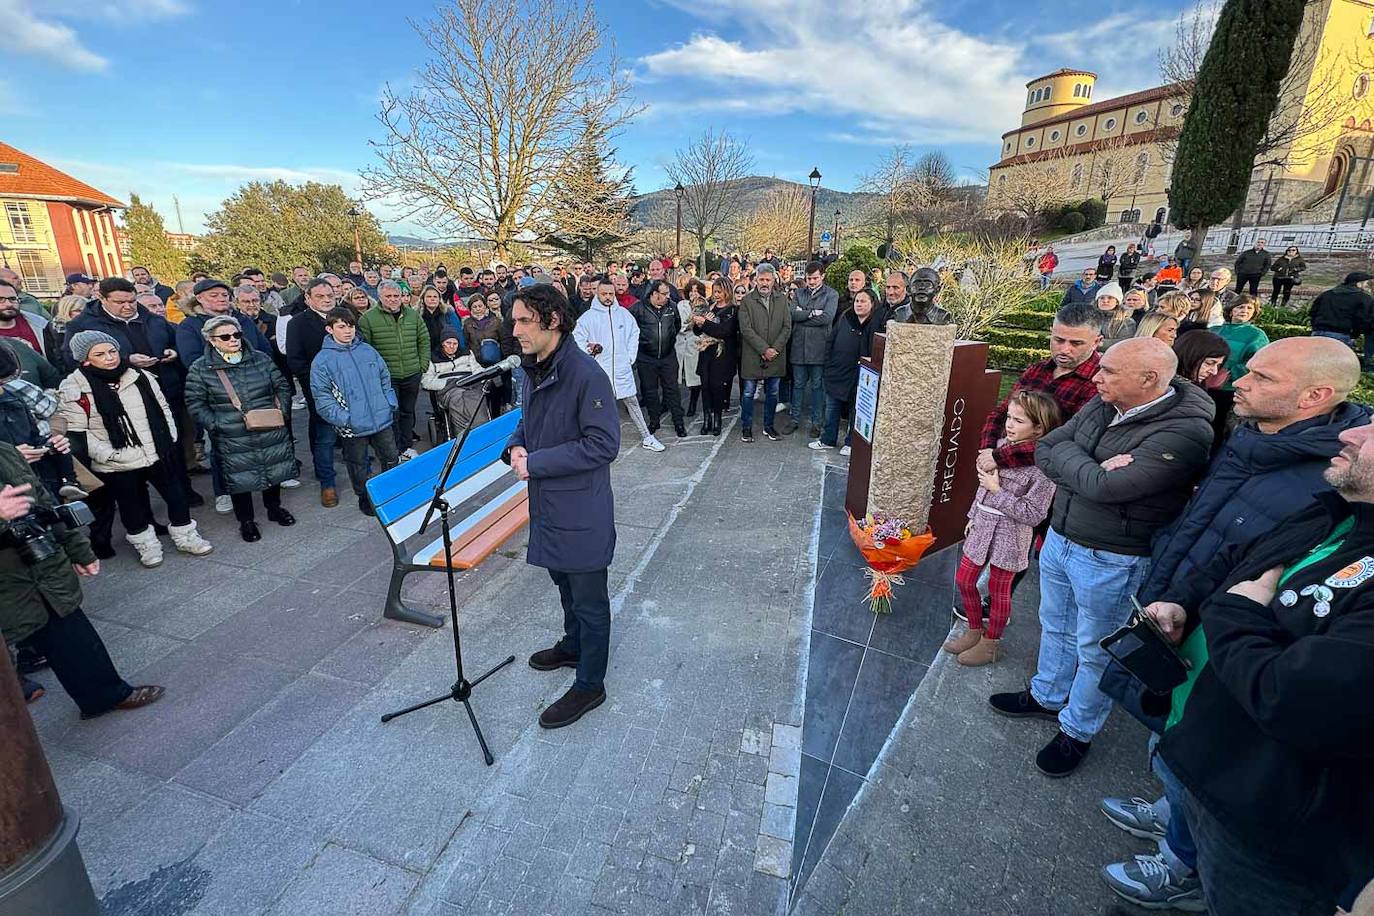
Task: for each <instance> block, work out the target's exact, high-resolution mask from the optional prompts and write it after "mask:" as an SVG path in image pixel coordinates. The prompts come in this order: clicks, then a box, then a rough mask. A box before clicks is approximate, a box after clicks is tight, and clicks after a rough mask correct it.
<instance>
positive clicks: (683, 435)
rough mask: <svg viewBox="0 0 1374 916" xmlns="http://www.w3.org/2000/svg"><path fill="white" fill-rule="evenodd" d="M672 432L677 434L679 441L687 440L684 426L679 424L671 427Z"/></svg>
mask: <svg viewBox="0 0 1374 916" xmlns="http://www.w3.org/2000/svg"><path fill="white" fill-rule="evenodd" d="M673 432H675V433H677V437H678V438H679V439H685V438H687V427H686V426H685V425H682V424H679V425H678V426H675V427H673Z"/></svg>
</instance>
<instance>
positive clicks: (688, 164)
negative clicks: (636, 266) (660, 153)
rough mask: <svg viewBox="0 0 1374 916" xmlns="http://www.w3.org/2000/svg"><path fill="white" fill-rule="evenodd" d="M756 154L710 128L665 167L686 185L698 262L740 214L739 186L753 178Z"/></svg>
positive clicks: (687, 219) (687, 220)
mask: <svg viewBox="0 0 1374 916" xmlns="http://www.w3.org/2000/svg"><path fill="white" fill-rule="evenodd" d="M753 168H754V157H753V156H752V155H750V153H749V151H748V150H747V149H745V147H744V146H743V145H742V144H741V143H739V142H738V141H737V140H735V138H734V137H732V136H730V134H729V132H728V131H721V132H720V133H716V132H715V131H714V130H713V129H708V130H707V131H706V132H705V133H704V134H702V135H701V136H700V137H697V138H696V139H695V140H693V141H692V142H690V143H689V144H687V146H685V147H683V148H682V149H679V150H678V151H677V154H676V157H675V158H674V159H673V161H672V162H670V163H668V164H667V165H666V166H664V170H665V171H666V172H667V173H668V180H669V181H671V182H674V183H675V184H680V185H682V187H683V189H684V191H685V193H684V194H683V197H682V222H683V228H684V229H688V230H689V231H690V232H691V233H692V235H694V236H696V240H697V253H698V255H699V257H700V259H701V260H700V261H699V262H698V263H700V264H703V265H704V264H705V263H706V240H707V239H709V238H711V237H712V236H713V235H715V234H716V233H717V232H719V231H720V230H721V229H723V228H725V227H726V226H728V225H731V224H732V223H734V222H735V220H736V219H737V218H738V217H739V214H740V208H741V205H742V201H741V199H740V195H739V194H738V193H736V187H735V186H736V185H737V184H738V183H739V182H740V181H741V180H742V179H744V178H747V177H749V173H750V171H752V170H753Z"/></svg>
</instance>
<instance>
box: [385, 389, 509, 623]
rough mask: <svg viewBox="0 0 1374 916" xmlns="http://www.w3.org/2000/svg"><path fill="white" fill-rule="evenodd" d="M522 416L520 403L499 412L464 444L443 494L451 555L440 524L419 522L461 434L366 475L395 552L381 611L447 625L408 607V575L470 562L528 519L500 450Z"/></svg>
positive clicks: (461, 566) (462, 566)
mask: <svg viewBox="0 0 1374 916" xmlns="http://www.w3.org/2000/svg"><path fill="white" fill-rule="evenodd" d="M519 421H520V411H518V410H512V411H510V412H509V413H505V414H502V415H501V416H499V417H497V418H496V419H494V420H491V421H490V422H487V423H484V424H482V425H481V426H478V427H477V428H475V429H474V430H473V431H472V434H471V435H469V436H468V440H467V442H466V443H464V445H463V451H462V452H461V453H460V454H459V455H458V460H457V462H455V463H454V466H453V472H452V473H451V474H450V475H449V478H448V489H447V490H446V491H445V493H444V498H445V499H446V500H447V501H448V504H449V507H450V508H449V515H450V524H451V525H452V544H453V550H452V553H451V554H450V555H449V556H444V539H443V535H442V533H441V531H440V528H439V525H437V524H435V523H433V522H431V524H430V530H429V531H428V532H422V531H421V530H420V524H421V522H423V521H424V517H425V513H426V512H427V511H428V510H429V503H430V499H431V498H433V495H434V487H435V485H436V484H437V483H438V482H439V474H440V472H442V471H443V467H444V461H445V460H446V459H447V458H448V455H449V452H451V451H452V450H453V448H454V446H456V445H457V440H456V439H451V440H449V441H448V442H445V443H443V444H441V445H437V446H435V447H434V448H432V449H430V450H429V451H427V452H425V453H424V454H423V455H420V456H419V457H417V458H412V459H411V460H410V461H405V462H402V463H401V464H398V465H397V466H396V467H394V468H392V469H391V470H389V471H386V472H384V473H381V474H378V475H377V476H376V477H374V478H372V479H371V480H369V481H368V482H367V493H368V496H370V497H371V499H372V505H373V507H374V508H375V509H376V514H377V521H379V522H380V523H381V524H382V527H383V529H384V530H385V531H386V536H387V540H388V541H390V542H391V551H392V554H393V562H392V567H391V585H390V587H389V588H388V589H387V595H386V608H385V610H384V611H383V616H386V617H389V618H391V619H392V620H403V621H405V622H407V623H418V624H423V625H424V626H429V627H440V626H443V624H444V620H445V619H446V618H445V617H443V616H440V615H438V614H431V613H429V612H428V611H422V610H419V609H418V608H414V607H410V606H409V605H407V604H405V602H403V601H402V600H401V587H402V585H403V584H404V582H405V578H406V576H408V575H409V574H410V573H413V572H422V571H429V572H441V571H443V570H444V569H446V568H447V567H448V566H450V565H452V566H453V568H454V569H472V568H473V567H474V566H476V565H477V564H479V563H481V562H482V561H483V560H485V559H486V558H487V557H488V556H490V555H491V553H492V551H494V550H495V549H496V548H497V547H499V546H501V544H502V543H503V542H505V540H506V539H507V538H509V537H510V536H511V535H513V534H515V533H516V532H517V531H519V530H520V529H521V528H523V527H524V526H525V525H526V524H528V523H529V519H530V512H529V492H528V489H527V488H526V485H525V481H523V480H519V479H517V478H516V476H515V474H514V472H513V471H511V469H510V468H509V467H508V466H507V465H506V464H505V463H504V462H502V461H501V452H502V451H504V450H505V447H506V441H507V440H508V439H509V438H510V435H511V433H512V432H514V431H515V426H516V424H517V423H518V422H519ZM437 521H438V515H437V514H436V515H435V522H437ZM422 535H423V537H422ZM416 542H418V543H416Z"/></svg>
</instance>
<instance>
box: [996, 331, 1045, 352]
mask: <svg viewBox="0 0 1374 916" xmlns="http://www.w3.org/2000/svg"><path fill="white" fill-rule="evenodd" d="M983 339H984V340H986V341H987V342H988V343H989V344H992V345H993V346H998V347H1020V348H1023V349H1031V350H1033V349H1036V348H1038V347H1044V346H1045V332H1044V331H1026V330H1021V329H1019V328H1002V327H998V328H992V329H991V330H989V331H987V332H986V333H985V334H984V335H983Z"/></svg>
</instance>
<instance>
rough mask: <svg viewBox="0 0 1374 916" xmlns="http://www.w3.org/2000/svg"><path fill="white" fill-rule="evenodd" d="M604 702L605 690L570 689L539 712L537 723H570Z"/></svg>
mask: <svg viewBox="0 0 1374 916" xmlns="http://www.w3.org/2000/svg"><path fill="white" fill-rule="evenodd" d="M604 702H606V691H604V690H598V691H596V692H592V691H590V690H578V689H577V688H576V687H573V688H572V689H570V690H569V691H568V692H567V693H565V694H563V696H561V697H559V698H558V701H557V702H555V703H554V704H553V705H552V706H550V707H549V708H548V709H546V710H544V711H543V712H541V713H540V714H539V724H540V725H541V726H543V727H544V728H562V727H563V726H565V725H572V724H573V723H574V722H576V721H577V720H578V719H580V718H582V717H583V716H584V715H586V714H587V713H589V712H591V711H592V710H593V709H596V707H598V706H600V705H601V704H602V703H604Z"/></svg>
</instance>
